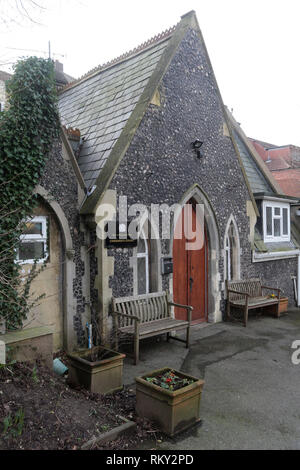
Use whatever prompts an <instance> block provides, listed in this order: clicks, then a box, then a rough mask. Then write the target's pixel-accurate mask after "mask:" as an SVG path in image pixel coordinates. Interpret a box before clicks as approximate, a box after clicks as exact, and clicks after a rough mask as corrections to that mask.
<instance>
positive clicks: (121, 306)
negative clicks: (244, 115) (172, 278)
mask: <svg viewBox="0 0 300 470" xmlns="http://www.w3.org/2000/svg"><path fill="white" fill-rule="evenodd" d="M112 305H113V309H112V315H113V318H114V331H115V340H116V348H117V349H118V337H119V334H120V333H123V334H128V335H131V336H132V337H133V341H134V363H135V364H137V363H138V360H139V342H140V340H141V339H144V338H149V337H151V336H157V335H161V334H164V333H167V340H168V341H169V339H170V338H172V339H176V340H177V341H182V342H184V343H185V344H186V347H187V348H188V347H189V336H190V325H191V319H192V310H193V307H190V306H189V305H181V304H177V303H174V302H171V301H170V300H169V297H168V293H167V292H156V293H152V294H145V295H137V296H134V297H120V298H118V299H114V298H113V299H112ZM172 306H175V307H179V308H183V309H186V310H187V320H176V319H175V318H173V317H172V315H171V307H172ZM173 330H186V339H185V340H184V339H181V338H177V337H175V336H171V335H170V332H171V331H173Z"/></svg>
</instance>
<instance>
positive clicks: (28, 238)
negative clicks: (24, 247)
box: [17, 215, 48, 264]
mask: <svg viewBox="0 0 300 470" xmlns="http://www.w3.org/2000/svg"><path fill="white" fill-rule="evenodd" d="M47 219H48V217H47V216H45V215H39V216H35V217H32V218H30V219H28V220H27V221H26V222H27V223H33V224H35V223H41V224H42V234H41V235H40V234H24V235H21V236H20V243H28V242H42V243H44V253H45V256H44V257H43V258H39V259H37V260H35V259H26V260H20V259H19V250H17V262H18V263H19V264H34V262H36V263H37V264H40V263H43V262H44V261H46V259H47V258H48V247H47V223H48V220H47Z"/></svg>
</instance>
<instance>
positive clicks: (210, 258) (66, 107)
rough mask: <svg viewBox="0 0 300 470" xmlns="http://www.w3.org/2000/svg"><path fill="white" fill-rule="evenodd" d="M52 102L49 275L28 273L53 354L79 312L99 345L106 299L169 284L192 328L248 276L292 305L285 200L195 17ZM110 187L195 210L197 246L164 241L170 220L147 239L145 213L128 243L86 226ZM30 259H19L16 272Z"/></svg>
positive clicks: (40, 220) (213, 318) (76, 327)
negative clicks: (57, 133)
mask: <svg viewBox="0 0 300 470" xmlns="http://www.w3.org/2000/svg"><path fill="white" fill-rule="evenodd" d="M59 109H60V115H61V121H62V125H63V126H64V127H62V133H61V140H60V141H59V142H57V143H56V145H55V147H54V149H53V152H52V154H51V155H50V157H49V161H48V163H47V167H46V170H45V172H44V174H43V177H42V179H41V181H40V185H39V187H38V188H37V189H36V191H37V192H38V194H39V195H40V200H41V205H40V208H39V209H38V210H37V212H36V213H35V214H34V215H35V217H36V219H33V221H34V220H36V223H37V224H39V228H40V231H39V233H40V235H41V236H40V239H38V242H39V243H40V246H42V245H41V244H43V249H42V250H41V253H42V254H41V255H40V257H41V260H43V259H46V260H47V263H48V267H49V268H50V267H51V268H52V269H47V268H46V270H45V271H44V272H43V273H41V275H40V276H44V278H38V279H37V280H36V282H40V290H43V289H46V293H47V294H49V295H48V296H46V299H45V301H44V303H42V304H41V305H40V306H39V307H38V310H37V311H35V312H34V318H33V319H32V321H36V322H38V323H39V324H51V325H53V327H54V329H55V337H54V338H55V348H56V349H58V348H60V347H62V345H64V346H65V347H66V348H68V349H72V348H76V347H78V346H79V345H80V346H83V345H86V323H87V322H91V320H93V321H94V326H95V330H96V332H97V333H98V335H99V336H100V338H101V341H102V342H108V341H109V335H110V330H111V317H110V315H109V312H110V305H111V300H112V297H121V296H130V295H138V294H144V293H147V292H156V291H162V290H168V291H169V292H170V294H171V295H172V296H173V298H174V300H175V301H177V302H180V303H183V304H189V305H192V306H193V307H194V310H193V321H194V322H195V323H197V322H219V321H222V320H223V319H224V312H225V304H226V289H225V281H226V280H227V279H243V278H253V277H260V278H261V279H262V280H263V281H264V282H265V284H266V285H271V286H274V287H276V286H277V287H279V288H281V289H282V291H283V294H284V295H286V296H287V297H288V298H289V302H290V305H294V304H295V289H294V286H295V283H294V281H293V278H297V276H298V285H299V272H298V271H297V270H299V268H298V259H299V253H300V252H299V243H298V241H297V236H298V235H297V233H296V232H294V229H293V224H291V219H290V207H291V205H293V204H295V203H296V202H297V201H298V200H297V199H295V198H294V199H293V198H290V197H288V196H286V195H284V194H283V192H282V190H281V189H280V187H279V185H278V184H277V183H276V181H275V180H274V178H273V177H272V174H271V173H270V171H269V170H268V168H267V167H266V165H265V164H264V162H263V161H262V160H261V158H260V157H259V156H258V155H257V153H256V151H255V148H254V147H253V145H252V144H251V142H250V141H249V140H248V139H247V137H246V136H245V134H244V133H243V131H242V129H241V127H240V126H239V124H238V123H237V122H236V121H235V120H234V118H233V116H232V115H231V114H230V113H229V112H228V110H227V109H226V108H225V107H224V104H223V102H222V98H221V95H220V91H219V89H218V85H217V82H216V78H215V76H214V72H213V69H212V66H211V63H210V59H209V56H208V53H207V50H206V47H205V44H204V40H203V37H202V34H201V31H200V29H199V26H198V22H197V18H196V16H195V13H194V12H190V13H188V14H186V15H184V16H183V17H182V18H181V21H180V22H179V23H178V25H176V26H175V27H173V28H171V29H170V30H168V31H166V32H164V33H162V34H161V35H159V36H157V37H155V38H153V39H152V40H150V41H148V42H147V43H145V44H143V45H142V46H140V47H138V48H137V49H135V50H133V51H131V52H130V53H128V54H125V55H124V56H122V57H120V58H118V59H116V60H114V61H112V62H111V63H108V64H106V65H104V66H101V67H97V68H95V69H94V70H92V71H91V72H89V73H88V74H87V75H85V76H83V77H82V78H80V79H79V80H75V81H73V82H71V83H69V84H67V85H65V86H64V87H62V88H61V90H60V92H59ZM200 145H201V148H200V149H199V146H200ZM121 195H122V196H126V197H127V201H128V206H131V205H132V204H143V205H144V206H146V207H147V208H148V209H149V210H150V209H151V204H158V205H161V204H167V205H168V206H172V205H173V204H178V205H179V206H180V207H181V208H183V206H184V205H186V204H187V205H189V207H190V208H191V211H190V214H191V217H192V220H193V223H194V226H195V221H196V209H195V207H196V204H202V205H203V207H204V219H203V221H202V226H201V227H200V229H201V233H202V235H201V236H202V238H203V243H202V246H201V248H199V249H197V250H193V251H186V250H185V248H184V246H185V245H184V243H185V242H186V240H185V238H184V237H183V240H178V239H176V238H174V232H175V230H177V227H178V224H180V223H181V222H180V220H181V219H180V217H178V218H177V216H176V215H175V217H172V218H171V231H170V232H171V237H170V239H161V237H160V238H156V239H147V238H146V236H145V232H146V231H147V229H149V228H150V229H152V230H153V232H156V233H160V231H161V227H160V226H151V223H152V221H148V220H145V221H143V224H142V230H141V232H140V237H139V240H138V242H137V244H136V246H133V245H130V244H129V245H128V246H121V247H119V246H118V245H117V244H115V245H114V244H111V245H107V243H106V241H105V240H102V239H100V238H99V237H97V234H96V225H97V222H99V221H100V220H101V207H102V205H103V204H104V203H108V204H111V205H112V206H113V207H114V208H115V209H116V213H115V214H114V215H112V216H111V219H113V218H118V198H119V196H121ZM102 215H103V214H102ZM177 215H178V214H177ZM152 225H153V223H152ZM196 227H197V225H196ZM28 236H29V239H30V235H28ZM47 240H48V242H47ZM27 242H28V240H27ZM36 246H37V245H36ZM28 247H29V245H28ZM25 248H26V247H25ZM29 251H30V250H29ZM33 254H35V255H36V253H33ZM33 254H30V253H29V252H27V253H26V249H25V250H24V253H23V255H22V256H20V262H22V263H23V264H24V272H26V270H27V269H30V257H31V258H32V257H36V256H33ZM166 266H169V269H165V267H166ZM174 315H175V316H176V315H177V313H176V311H175V312H174ZM31 326H32V323H31Z"/></svg>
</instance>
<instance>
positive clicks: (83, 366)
mask: <svg viewBox="0 0 300 470" xmlns="http://www.w3.org/2000/svg"><path fill="white" fill-rule="evenodd" d="M124 357H125V354H121V353H118V352H117V351H112V350H110V349H107V348H104V347H102V346H96V347H94V348H91V349H85V350H83V351H77V352H73V353H72V354H68V358H69V361H70V365H69V376H68V382H69V383H72V384H75V385H82V386H83V387H85V388H87V389H88V390H90V391H91V392H93V393H101V394H104V393H112V392H114V391H116V390H121V389H122V388H123V377H122V376H123V359H124Z"/></svg>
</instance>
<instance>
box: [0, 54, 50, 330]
mask: <svg viewBox="0 0 300 470" xmlns="http://www.w3.org/2000/svg"><path fill="white" fill-rule="evenodd" d="M7 94H8V103H9V104H8V108H7V110H5V111H4V112H3V113H0V318H1V317H2V318H5V319H6V321H7V322H8V324H9V325H11V326H15V327H18V326H21V325H22V320H23V319H24V318H26V316H27V314H28V310H29V308H30V304H29V297H30V292H29V291H30V284H31V282H32V279H33V278H34V277H35V275H36V270H35V269H33V270H32V274H31V275H30V276H28V277H27V278H26V281H25V282H24V283H23V284H21V283H20V273H19V271H20V266H19V265H18V264H17V263H16V262H15V257H16V248H17V246H18V244H19V238H20V234H21V232H22V228H23V223H24V220H25V219H26V218H28V217H29V216H30V215H32V210H33V208H34V206H35V204H36V202H37V199H36V196H34V195H33V191H34V188H35V187H36V185H37V183H38V181H39V178H40V176H41V174H42V171H43V169H44V166H45V163H46V160H47V155H48V154H49V152H50V150H51V148H52V145H53V142H54V139H55V138H57V137H58V135H59V117H58V110H57V93H56V87H55V80H54V67H53V62H52V61H51V60H50V59H48V60H45V59H40V58H37V57H29V58H27V59H24V60H21V61H19V62H18V63H17V64H16V66H15V68H14V75H13V76H12V78H11V79H10V80H9V81H8V82H7Z"/></svg>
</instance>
